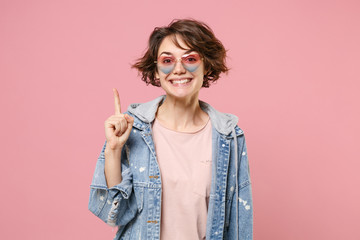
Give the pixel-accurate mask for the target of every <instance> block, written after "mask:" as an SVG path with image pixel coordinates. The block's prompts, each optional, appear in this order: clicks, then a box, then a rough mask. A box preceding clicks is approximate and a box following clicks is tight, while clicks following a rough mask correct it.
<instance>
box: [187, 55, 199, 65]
mask: <svg viewBox="0 0 360 240" xmlns="http://www.w3.org/2000/svg"><path fill="white" fill-rule="evenodd" d="M199 59H200V58H199V56H197V55H189V56H187V57H186V58H185V59H184V61H185V62H186V63H189V64H194V63H197V62H198V61H199Z"/></svg>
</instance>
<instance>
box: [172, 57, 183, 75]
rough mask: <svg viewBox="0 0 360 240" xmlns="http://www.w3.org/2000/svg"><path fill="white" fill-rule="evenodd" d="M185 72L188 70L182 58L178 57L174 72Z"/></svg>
mask: <svg viewBox="0 0 360 240" xmlns="http://www.w3.org/2000/svg"><path fill="white" fill-rule="evenodd" d="M185 72H186V69H185V68H184V66H183V64H182V62H181V58H179V59H176V62H175V66H174V70H173V73H174V74H184V73H185Z"/></svg>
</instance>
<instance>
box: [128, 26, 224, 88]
mask: <svg viewBox="0 0 360 240" xmlns="http://www.w3.org/2000/svg"><path fill="white" fill-rule="evenodd" d="M177 35H178V36H180V37H181V38H182V39H183V40H184V42H185V43H186V45H187V46H188V47H189V48H190V49H192V50H194V51H196V52H198V53H199V54H200V55H201V57H203V58H204V70H205V75H204V82H203V87H206V88H207V87H209V86H210V83H213V82H215V81H216V80H218V79H219V77H220V73H222V72H223V73H226V74H227V73H228V71H229V68H228V67H227V66H226V52H227V50H225V48H224V46H223V44H222V43H221V42H220V41H219V40H218V39H217V38H216V37H215V35H214V33H213V31H212V30H211V29H210V27H209V26H208V25H206V24H205V23H203V22H201V21H197V20H194V19H174V20H173V21H172V22H171V23H170V24H169V25H168V26H167V27H156V28H155V29H154V31H153V32H152V33H151V35H150V38H149V42H148V48H147V50H146V52H145V54H144V56H143V57H141V58H139V59H137V60H136V62H135V64H133V65H132V66H131V68H136V69H137V70H138V71H139V73H141V74H142V77H141V79H142V80H143V81H144V82H145V83H146V84H147V85H149V84H152V85H154V86H157V87H160V81H159V79H156V78H155V72H157V67H156V63H154V61H156V60H157V54H158V51H159V47H160V44H161V42H162V41H163V39H164V38H165V37H167V36H171V37H172V39H173V41H174V44H175V45H176V46H177V47H179V48H181V49H183V48H182V47H181V46H180V44H179V42H178V41H177V39H176V36H177Z"/></svg>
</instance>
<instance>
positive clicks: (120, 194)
mask: <svg viewBox="0 0 360 240" xmlns="http://www.w3.org/2000/svg"><path fill="white" fill-rule="evenodd" d="M164 98H165V96H160V97H158V98H157V99H155V100H153V101H151V102H148V103H145V104H132V105H130V107H129V109H128V112H126V113H128V114H129V115H131V116H133V117H134V125H133V129H132V131H131V134H130V136H129V139H128V140H127V142H126V144H125V146H124V148H123V150H122V153H121V166H122V182H121V183H120V184H118V185H116V186H113V187H111V188H108V187H107V184H106V180H105V175H104V163H105V157H104V151H105V147H106V141H105V144H104V146H103V148H102V150H101V153H100V156H99V158H98V161H97V163H96V168H95V173H94V176H93V179H92V183H91V185H90V198H89V210H90V211H91V212H92V213H94V214H95V215H96V216H97V217H99V218H100V219H101V220H103V221H104V222H106V223H107V224H109V225H110V226H117V227H118V231H117V233H116V236H115V238H114V239H151V240H152V239H154V240H155V239H160V221H161V219H160V218H161V174H160V169H159V165H158V163H157V160H156V152H155V147H154V142H153V139H152V130H151V129H152V122H153V120H154V118H155V113H156V110H157V108H158V106H159V104H160V103H161V101H163V100H164ZM200 107H201V108H202V109H203V110H204V111H205V112H207V113H208V115H209V116H210V120H211V122H212V177H211V190H210V198H209V207H208V216H207V225H206V239H231V240H233V239H236V237H237V236H238V239H244V240H249V239H252V238H253V204H252V191H251V181H250V172H249V163H248V158H247V155H248V154H247V150H246V143H245V136H244V132H243V131H242V130H241V129H240V128H239V127H238V126H237V125H236V124H237V121H238V119H237V117H236V116H234V115H231V114H225V113H220V112H218V111H216V110H215V109H214V108H212V107H211V106H210V105H209V104H207V103H205V102H202V101H200ZM235 138H236V139H235ZM235 143H236V145H235ZM236 161H237V163H236ZM236 164H237V166H236ZM236 169H238V172H237V173H236ZM236 187H237V190H236ZM237 194H238V196H236V195H237ZM236 210H237V213H236ZM174 231H176V226H174Z"/></svg>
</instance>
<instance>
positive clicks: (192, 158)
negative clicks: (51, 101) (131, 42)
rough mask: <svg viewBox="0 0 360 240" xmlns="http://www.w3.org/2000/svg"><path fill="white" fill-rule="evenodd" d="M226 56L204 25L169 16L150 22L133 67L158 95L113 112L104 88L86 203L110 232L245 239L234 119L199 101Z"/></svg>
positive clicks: (244, 173) (247, 223)
mask: <svg viewBox="0 0 360 240" xmlns="http://www.w3.org/2000/svg"><path fill="white" fill-rule="evenodd" d="M225 60H226V51H225V49H224V47H223V45H222V44H221V42H220V41H219V40H218V39H217V38H216V37H215V36H214V34H213V32H212V30H211V29H210V28H209V27H208V26H207V25H206V24H205V23H202V22H199V21H196V20H192V19H183V20H176V21H173V22H171V23H170V25H169V26H167V27H161V28H155V29H154V31H153V32H152V34H151V36H150V39H149V46H148V50H147V52H146V53H145V55H144V56H143V57H142V58H140V59H139V60H138V62H136V63H135V64H134V65H133V67H135V68H137V69H138V70H139V71H140V72H141V73H142V80H144V81H145V82H146V83H147V84H152V85H154V86H158V87H161V88H162V89H163V90H164V91H165V95H163V96H160V97H158V98H156V99H154V100H152V101H150V102H147V103H143V104H132V105H130V106H129V108H128V111H127V112H126V113H122V112H121V109H120V99H119V94H118V92H117V90H116V89H114V90H113V91H114V98H115V114H114V115H112V116H110V117H109V118H108V119H107V120H106V121H105V136H106V141H105V144H104V146H103V148H102V151H101V154H100V157H99V159H98V162H97V165H96V169H95V174H94V177H93V181H92V184H91V190H90V200H89V209H90V211H91V212H93V213H94V214H95V215H96V216H98V217H99V218H100V219H102V220H103V221H105V222H106V223H107V224H109V225H111V226H118V231H117V234H116V237H115V239H162V240H167V239H171V240H176V239H181V240H182V239H252V235H253V234H252V230H253V206H252V193H251V184H250V174H249V163H248V159H247V150H246V144H245V138H244V133H243V131H242V130H241V129H240V128H239V127H238V126H237V122H238V118H237V117H236V116H234V115H231V114H226V113H221V112H218V111H216V110H215V109H214V108H212V107H211V106H210V105H209V104H207V103H205V102H203V101H201V100H199V91H200V89H201V88H202V87H209V86H210V83H212V82H214V81H216V80H217V79H219V75H220V73H226V72H227V71H228V68H227V67H226V64H225ZM233 106H234V107H238V106H239V104H235V103H233Z"/></svg>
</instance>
